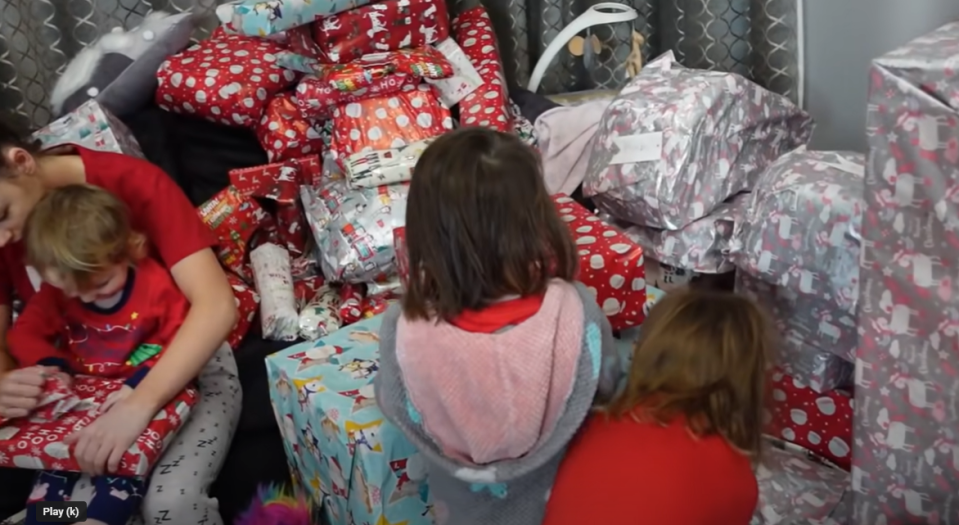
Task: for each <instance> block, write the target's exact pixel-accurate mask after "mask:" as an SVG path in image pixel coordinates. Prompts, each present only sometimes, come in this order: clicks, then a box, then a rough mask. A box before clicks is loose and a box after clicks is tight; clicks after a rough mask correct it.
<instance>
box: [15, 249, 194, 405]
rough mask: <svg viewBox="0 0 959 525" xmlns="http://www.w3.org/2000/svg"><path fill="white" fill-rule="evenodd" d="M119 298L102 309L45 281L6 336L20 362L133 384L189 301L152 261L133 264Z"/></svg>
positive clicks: (169, 338) (168, 338) (174, 329)
mask: <svg viewBox="0 0 959 525" xmlns="http://www.w3.org/2000/svg"><path fill="white" fill-rule="evenodd" d="M120 293H121V297H120V300H119V302H118V303H117V304H116V305H115V306H113V307H110V308H100V307H97V306H96V305H94V304H89V303H84V302H82V301H80V300H79V299H75V298H73V299H71V298H69V297H67V296H66V295H65V294H64V293H63V292H62V291H61V290H60V289H58V288H55V287H53V286H50V285H49V284H43V285H42V286H41V287H40V291H38V292H37V293H36V294H35V295H34V296H33V298H32V300H30V302H28V303H27V305H26V307H25V308H24V310H23V313H21V314H20V316H19V317H18V318H17V322H16V323H14V325H13V328H11V329H10V332H9V333H8V335H7V344H8V346H9V349H10V354H11V355H12V356H13V358H14V359H16V360H17V362H18V363H19V364H20V366H31V365H36V364H46V365H57V366H61V367H63V368H65V369H68V370H69V371H72V372H76V373H81V374H84V375H92V376H99V377H110V378H125V379H127V380H128V381H127V384H129V385H130V386H135V385H136V383H138V382H139V381H140V379H142V378H143V376H144V375H146V372H147V371H148V370H149V367H150V366H152V365H153V363H154V362H156V360H157V359H158V358H159V355H160V353H161V352H162V350H163V349H164V348H166V346H167V345H168V344H169V343H170V341H172V340H173V336H174V335H176V333H177V330H179V329H180V325H181V324H183V319H184V318H186V314H187V311H188V310H189V308H190V306H189V302H188V301H187V299H186V297H185V296H184V295H183V293H182V292H181V291H180V289H179V288H177V286H176V283H174V282H173V278H172V277H171V276H170V274H169V272H167V270H166V269H165V268H163V267H162V266H160V264H159V263H157V262H156V261H153V260H152V259H144V260H142V261H140V262H139V263H138V264H137V266H136V268H134V267H131V268H130V270H129V273H128V275H127V282H126V285H125V286H124V288H123V290H122V291H121V292H120Z"/></svg>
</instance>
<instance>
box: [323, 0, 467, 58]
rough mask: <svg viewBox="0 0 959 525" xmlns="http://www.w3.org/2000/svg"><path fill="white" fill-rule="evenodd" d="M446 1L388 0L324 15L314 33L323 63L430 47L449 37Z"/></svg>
mask: <svg viewBox="0 0 959 525" xmlns="http://www.w3.org/2000/svg"><path fill="white" fill-rule="evenodd" d="M448 16H449V15H447V12H446V2H445V1H444V0H386V1H385V2H377V3H375V4H372V5H367V6H364V7H361V8H359V9H351V10H349V11H345V12H342V13H339V14H336V15H332V16H328V17H325V18H322V19H320V20H318V21H316V23H315V24H314V25H313V36H314V39H315V40H316V42H317V44H318V45H319V47H320V50H321V53H322V54H321V56H320V57H319V58H321V59H322V61H323V62H328V63H334V64H345V63H347V62H350V61H352V60H355V59H357V58H360V57H361V56H363V55H367V54H370V53H379V52H383V51H395V50H397V49H406V48H411V47H419V46H428V45H430V44H435V43H437V42H440V41H442V40H443V39H445V38H446V37H447V36H449V18H448Z"/></svg>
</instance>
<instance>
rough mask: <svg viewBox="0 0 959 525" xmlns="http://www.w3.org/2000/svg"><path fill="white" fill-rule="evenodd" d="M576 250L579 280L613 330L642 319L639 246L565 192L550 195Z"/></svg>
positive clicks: (642, 279) (642, 272) (643, 299)
mask: <svg viewBox="0 0 959 525" xmlns="http://www.w3.org/2000/svg"><path fill="white" fill-rule="evenodd" d="M553 202H554V203H555V204H556V207H557V209H558V210H559V215H560V218H561V219H562V220H563V222H565V223H566V225H567V226H568V227H569V231H570V232H571V233H572V234H573V241H574V242H575V243H576V249H577V250H578V253H579V277H578V279H579V281H580V282H582V283H583V284H585V285H586V287H587V288H588V289H589V291H590V292H592V294H593V295H594V296H595V297H596V302H597V303H598V304H599V306H600V308H602V310H603V313H605V314H606V317H607V318H609V324H610V326H612V328H613V330H624V329H626V328H630V327H633V326H638V325H640V324H642V322H643V320H645V319H646V314H645V312H644V309H643V307H644V306H645V304H646V270H645V265H644V261H643V249H642V248H640V247H639V245H638V244H636V243H634V242H633V241H631V240H630V239H629V238H628V237H626V235H624V234H623V233H621V232H620V231H619V230H617V229H615V228H613V227H612V226H609V225H608V224H606V223H604V222H603V221H601V220H600V219H599V217H597V216H596V215H595V214H594V213H592V212H590V211H589V210H587V209H586V208H584V207H582V206H580V204H579V203H577V202H576V201H574V200H573V199H571V198H570V197H568V196H566V195H555V196H553Z"/></svg>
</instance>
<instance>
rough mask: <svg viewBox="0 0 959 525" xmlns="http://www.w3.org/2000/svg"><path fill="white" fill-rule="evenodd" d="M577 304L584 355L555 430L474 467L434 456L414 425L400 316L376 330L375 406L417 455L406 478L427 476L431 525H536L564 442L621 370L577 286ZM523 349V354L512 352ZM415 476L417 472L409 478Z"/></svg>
mask: <svg viewBox="0 0 959 525" xmlns="http://www.w3.org/2000/svg"><path fill="white" fill-rule="evenodd" d="M576 290H577V292H579V296H580V299H581V300H582V302H583V314H584V319H583V324H584V326H583V342H582V352H581V353H580V358H579V362H578V364H577V369H576V380H575V384H574V386H573V391H572V393H571V395H570V396H569V399H568V400H567V402H566V408H565V410H564V412H563V414H562V415H561V416H560V418H559V421H558V422H557V424H556V428H555V429H554V431H553V432H552V433H551V434H549V435H547V436H545V438H544V439H542V440H541V442H540V444H538V445H537V448H534V449H533V450H532V451H530V452H529V453H528V454H526V455H525V456H523V457H520V458H517V459H510V460H504V461H498V462H494V463H491V464H485V465H476V464H472V463H468V462H463V461H462V460H458V459H451V458H449V457H447V456H445V455H443V453H442V452H441V451H440V449H439V447H438V446H437V445H436V444H435V443H434V442H433V440H432V439H431V438H430V436H429V435H427V433H426V432H425V431H424V430H423V427H422V426H421V425H420V424H419V422H418V419H419V418H418V417H417V414H416V413H415V410H410V407H412V404H411V403H410V402H409V401H408V398H407V391H406V388H405V386H404V384H403V377H402V376H401V371H400V367H399V363H398V361H397V357H396V326H397V321H398V320H399V317H400V314H401V310H400V307H399V305H394V306H393V307H391V308H390V309H389V310H388V311H387V312H386V313H385V314H384V318H383V324H382V327H381V328H380V370H379V372H378V373H377V375H376V379H375V389H376V390H375V391H376V400H377V402H378V403H379V406H380V408H381V409H382V411H383V414H384V415H385V416H386V418H387V419H388V420H389V421H390V422H392V423H393V424H395V425H396V426H397V427H399V428H400V430H401V431H402V432H403V433H404V434H405V435H406V437H407V439H409V440H410V442H412V443H413V445H414V446H416V447H417V449H419V452H420V456H421V459H422V461H423V463H424V465H422V468H415V469H414V468H413V465H410V469H409V470H410V471H411V472H410V474H411V477H414V476H415V477H419V476H421V475H423V474H425V476H426V479H427V481H428V483H429V491H430V499H431V500H432V502H433V504H434V505H435V514H436V522H437V525H540V524H541V523H542V521H543V516H544V513H545V510H546V502H547V501H548V499H549V493H550V489H551V488H552V486H553V481H554V479H555V478H556V472H557V471H558V469H559V465H560V462H561V461H562V459H563V456H564V454H565V452H566V448H567V446H568V445H569V442H570V440H572V438H573V437H574V435H575V434H576V432H577V430H578V429H579V427H580V426H581V425H582V423H583V421H584V420H585V418H586V416H587V414H588V413H589V410H590V408H591V407H592V406H593V404H594V401H597V400H606V399H608V398H609V397H611V396H612V395H613V393H614V389H615V388H616V385H617V382H618V380H619V379H620V377H622V375H623V373H624V370H623V368H622V364H621V361H620V359H619V357H618V354H617V353H616V349H615V347H614V340H613V335H612V331H611V330H610V327H609V322H608V321H607V320H606V316H604V315H603V312H602V311H600V309H599V307H598V306H597V305H596V300H595V298H594V297H593V295H592V294H591V293H590V292H589V291H588V290H587V289H586V287H585V286H583V285H582V284H580V283H576ZM517 350H521V349H517ZM414 470H421V471H423V474H418V473H414V472H412V471H414Z"/></svg>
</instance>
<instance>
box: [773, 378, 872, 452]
mask: <svg viewBox="0 0 959 525" xmlns="http://www.w3.org/2000/svg"><path fill="white" fill-rule="evenodd" d="M771 410H772V413H771V418H770V419H769V426H768V427H767V431H768V432H769V433H770V434H772V435H773V436H776V437H779V438H782V439H784V440H786V441H788V442H790V443H794V444H796V445H799V446H801V447H803V448H805V449H809V450H811V451H813V452H815V453H816V454H819V455H820V456H822V457H824V458H826V459H828V460H829V461H832V462H833V463H835V464H836V465H839V466H840V467H842V468H844V469H846V470H849V466H850V462H851V459H852V457H851V449H850V445H851V444H852V412H853V399H852V396H850V395H849V393H848V392H845V391H843V390H833V391H832V392H829V393H828V394H819V393H817V392H816V391H814V390H813V389H812V388H809V386H808V385H806V384H805V383H803V382H801V381H799V380H797V379H794V378H792V377H790V376H788V375H786V374H784V373H782V372H781V371H780V370H778V369H777V370H776V371H775V372H774V373H773V376H772V405H771Z"/></svg>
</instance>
